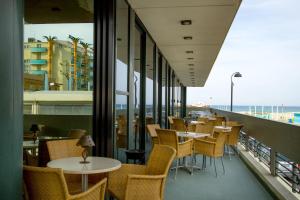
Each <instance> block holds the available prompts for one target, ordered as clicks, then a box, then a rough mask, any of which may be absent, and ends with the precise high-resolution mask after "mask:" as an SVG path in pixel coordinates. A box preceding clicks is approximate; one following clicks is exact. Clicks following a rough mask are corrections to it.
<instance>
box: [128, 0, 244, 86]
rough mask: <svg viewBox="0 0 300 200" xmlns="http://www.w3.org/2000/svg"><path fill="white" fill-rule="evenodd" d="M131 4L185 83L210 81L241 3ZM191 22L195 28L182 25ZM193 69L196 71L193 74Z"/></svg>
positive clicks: (176, 0) (140, 0)
mask: <svg viewBox="0 0 300 200" xmlns="http://www.w3.org/2000/svg"><path fill="white" fill-rule="evenodd" d="M129 3H130V4H131V6H132V8H133V9H134V10H135V12H136V14H137V15H138V16H139V18H140V19H141V21H142V22H143V24H144V25H145V27H146V28H147V30H148V32H149V33H150V34H151V36H152V37H153V39H154V40H155V42H156V44H157V45H158V48H159V49H160V50H161V52H162V53H163V55H164V56H165V57H166V59H167V60H168V62H169V63H170V65H171V66H172V68H173V69H174V70H175V72H176V74H177V76H178V77H179V79H180V80H181V82H182V83H183V84H184V85H185V86H195V87H199V86H204V84H205V82H206V80H207V77H208V75H209V73H210V71H211V68H212V66H213V64H214V62H215V60H216V58H217V55H218V53H219V51H220V48H221V46H222V44H223V42H224V39H225V37H226V35H227V33H228V30H229V28H230V26H231V24H232V21H233V19H234V17H235V15H236V12H237V10H238V8H239V5H240V3H241V0H151V1H150V0H129ZM187 19H188V20H192V25H187V26H183V25H181V24H180V21H181V20H187ZM185 36H192V40H184V39H183V37H185ZM186 51H193V53H192V54H190V53H187V52H186ZM188 58H193V60H189V59H188ZM191 64H194V66H190V65H191ZM190 68H194V69H193V71H194V73H193V74H192V73H191V72H190V70H191V69H190Z"/></svg>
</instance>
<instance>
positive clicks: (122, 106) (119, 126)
mask: <svg viewBox="0 0 300 200" xmlns="http://www.w3.org/2000/svg"><path fill="white" fill-rule="evenodd" d="M116 48H117V49H116V70H115V77H116V79H115V84H116V97H115V137H114V138H115V147H116V148H115V149H116V151H115V157H116V158H117V159H119V160H121V161H122V162H125V161H126V159H125V158H126V157H125V152H124V149H127V146H128V144H127V141H128V139H127V138H128V123H127V121H128V119H127V116H128V93H127V92H128V5H127V3H126V2H125V1H124V0H117V8H116ZM122 149H123V151H120V150H122Z"/></svg>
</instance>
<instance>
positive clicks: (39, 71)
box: [30, 70, 47, 75]
mask: <svg viewBox="0 0 300 200" xmlns="http://www.w3.org/2000/svg"><path fill="white" fill-rule="evenodd" d="M46 73H47V71H46V70H32V71H31V72H30V74H33V75H44V74H46Z"/></svg>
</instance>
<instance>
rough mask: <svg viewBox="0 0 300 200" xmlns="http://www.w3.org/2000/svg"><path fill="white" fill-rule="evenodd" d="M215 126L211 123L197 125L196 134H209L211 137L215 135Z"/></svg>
mask: <svg viewBox="0 0 300 200" xmlns="http://www.w3.org/2000/svg"><path fill="white" fill-rule="evenodd" d="M213 130H214V126H212V125H211V124H210V123H203V124H202V123H201V124H197V125H196V130H195V132H197V133H208V134H210V135H212V134H213Z"/></svg>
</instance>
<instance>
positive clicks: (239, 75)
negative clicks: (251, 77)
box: [230, 72, 242, 112]
mask: <svg viewBox="0 0 300 200" xmlns="http://www.w3.org/2000/svg"><path fill="white" fill-rule="evenodd" d="M232 77H237V78H240V77H242V74H241V73H240V72H235V73H233V74H232V75H231V101H230V111H231V112H232V99H233V85H234V84H233V81H232Z"/></svg>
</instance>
